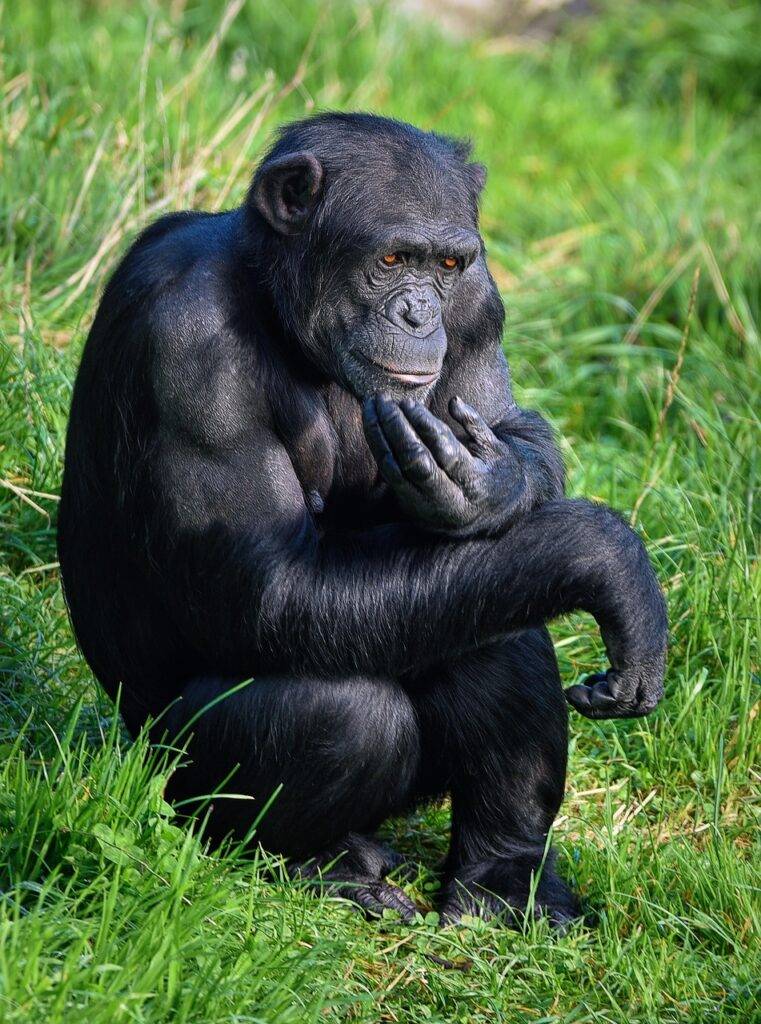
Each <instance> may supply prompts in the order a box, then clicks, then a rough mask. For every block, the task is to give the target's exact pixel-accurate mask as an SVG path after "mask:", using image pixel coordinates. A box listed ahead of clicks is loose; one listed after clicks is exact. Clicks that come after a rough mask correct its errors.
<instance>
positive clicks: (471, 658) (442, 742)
mask: <svg viewBox="0 0 761 1024" xmlns="http://www.w3.org/2000/svg"><path fill="white" fill-rule="evenodd" d="M418 685H419V686H420V688H419V689H418V688H417V687H416V688H415V690H414V692H413V697H412V699H413V702H414V704H415V707H416V710H417V712H418V719H419V722H420V727H421V739H422V754H421V775H420V777H419V788H420V791H421V793H422V795H425V794H431V795H433V794H435V793H437V792H438V793H443V792H450V793H451V796H452V839H451V847H450V851H449V856H448V858H447V864H446V869H445V885H444V888H443V893H442V902H441V912H442V917H443V919H444V920H450V921H451V920H457V919H458V918H459V917H460V916H461V915H462V914H463V913H470V914H476V913H481V914H486V915H492V914H499V913H505V911H506V909H507V908H516V909H517V910H519V911H522V910H524V909H525V907H526V903H527V900H528V897H529V891H530V887H531V884H532V873H533V874H535V875H538V874H539V871H540V867H541V865H542V861H543V859H544V858H545V843H546V837H547V832H548V830H549V828H550V826H551V825H552V822H553V820H554V818H555V816H556V814H557V812H558V808H559V807H560V803H561V801H562V799H563V789H564V785H565V772H566V760H567V743H568V737H567V712H566V700H565V697H564V694H563V690H562V688H561V685H560V677H559V675H558V669H557V662H556V660H555V653H554V650H553V647H552V642H551V641H550V638H549V635H548V634H547V632H546V630H528V631H526V632H524V633H521V634H519V635H517V636H515V637H513V638H510V639H508V640H504V641H502V642H500V643H499V644H495V645H493V646H490V647H487V648H481V649H479V650H476V651H474V652H473V653H471V654H469V655H466V656H464V657H462V658H461V659H460V660H458V661H457V662H455V663H453V664H452V665H450V666H446V665H444V666H442V667H441V669H440V671H438V672H436V673H431V674H430V676H429V677H428V678H427V679H426V680H425V681H424V682H423V684H418ZM411 692H412V691H411ZM535 909H536V911H537V912H540V913H541V912H543V913H546V914H548V915H549V917H550V919H551V920H552V921H553V922H554V923H555V924H559V925H560V924H563V923H564V922H566V921H568V920H570V919H571V918H573V917H574V916H577V914H578V912H579V911H578V904H577V901H576V899H575V897H574V896H573V894H572V893H571V891H570V890H569V889H568V887H567V886H566V884H565V883H564V882H563V881H562V880H561V879H560V878H558V876H557V875H556V874H555V871H554V867H553V859H552V856H547V857H546V859H544V867H543V869H542V871H541V879H540V881H539V884H538V887H537V889H536V893H535ZM509 916H510V915H507V917H508V918H509Z"/></svg>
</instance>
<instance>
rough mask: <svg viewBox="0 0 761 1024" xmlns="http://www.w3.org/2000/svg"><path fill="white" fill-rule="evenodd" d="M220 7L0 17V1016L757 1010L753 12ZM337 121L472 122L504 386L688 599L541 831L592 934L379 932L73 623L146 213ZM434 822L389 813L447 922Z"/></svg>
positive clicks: (582, 729)
mask: <svg viewBox="0 0 761 1024" xmlns="http://www.w3.org/2000/svg"><path fill="white" fill-rule="evenodd" d="M223 11H224V8H223V7H222V6H221V5H220V4H217V3H208V2H203V3H202V2H201V0H188V2H187V3H185V2H182V0H174V2H172V3H166V4H162V5H158V4H152V3H148V2H141V3H127V0H124V2H123V3H121V4H116V3H111V2H106V0H101V2H97V3H96V2H89V3H88V2H85V0H78V2H74V0H71V2H67V3H63V2H58V3H55V2H47V3H46V2H43V0H36V2H32V0H15V2H14V3H6V4H5V5H4V7H3V8H2V15H1V16H0V17H1V20H0V25H1V26H2V39H1V42H0V45H2V50H0V75H1V77H2V91H1V92H0V139H1V140H2V151H1V155H0V160H2V165H1V167H0V238H1V243H0V245H1V248H0V257H1V260H2V263H1V266H2V270H1V271H0V333H1V334H2V338H1V339H0V616H1V617H0V672H1V673H2V677H1V680H0V752H1V753H2V758H1V760H0V1020H1V1021H3V1022H6V1021H8V1022H18V1021H30V1022H31V1021H34V1022H41V1021H45V1022H56V1021H66V1022H67V1024H69V1022H71V1024H73V1022H82V1024H100V1022H103V1024H106V1022H108V1024H111V1022H133V1021H135V1022H142V1021H150V1022H154V1021H156V1022H158V1021H172V1022H184V1021H187V1022H222V1021H225V1022H234V1021H235V1022H255V1021H256V1022H259V1021H261V1022H264V1021H267V1022H299V1024H300V1022H306V1021H339V1020H340V1021H344V1020H345V1021H391V1022H432V1021H436V1022H442V1024H445V1022H446V1024H448V1022H453V1021H456V1022H467V1024H471V1022H474V1024H479V1022H483V1021H508V1022H512V1021H516V1022H517V1021H531V1022H541V1021H543V1022H550V1021H558V1022H559V1021H563V1022H568V1024H571V1022H573V1024H582V1022H595V1024H597V1022H599V1024H603V1022H605V1024H608V1022H617V1024H618V1022H620V1024H624V1022H626V1024H630V1022H632V1024H633V1022H659V1024H660V1022H666V1024H669V1022H686V1021H691V1022H703V1021H712V1022H713V1021H716V1022H729V1021H733V1022H734V1021H737V1022H743V1024H747V1022H752V1021H753V1020H757V1019H760V1018H759V1010H758V1000H759V995H760V993H759V990H758V987H757V986H758V978H759V977H761V958H760V957H759V947H758V939H759V925H760V923H761V921H760V918H761V913H760V911H759V905H760V904H759V898H758V897H759V877H758V870H757V864H758V850H757V849H756V850H755V857H756V860H755V864H754V859H753V858H754V850H753V846H754V843H756V844H757V828H758V811H759V806H760V804H761V799H760V790H759V748H760V744H759V718H758V714H757V713H758V706H759V705H758V698H759V675H758V673H759V668H758V648H757V637H758V626H759V617H760V616H759V611H760V608H761V585H760V584H759V574H758V562H757V551H756V550H755V548H754V528H755V530H756V536H758V533H757V531H758V526H759V520H758V508H757V505H754V492H755V493H757V492H758V489H759V484H760V483H761V479H760V476H761V474H760V463H759V457H758V449H759V441H760V439H761V433H760V431H759V426H760V424H759V409H761V374H760V372H759V370H760V369H761V364H760V362H759V332H758V323H759V314H760V312H761V311H760V309H759V306H760V304H761V303H760V299H761V289H760V288H759V284H760V283H761V282H760V279H759V266H760V264H761V230H760V228H761V212H760V211H761V178H760V177H759V173H758V169H759V166H760V165H761V133H760V132H759V122H758V115H757V113H756V112H757V110H758V109H759V101H760V100H761V42H760V41H761V14H760V9H759V8H758V7H757V5H754V4H753V3H752V2H751V0H747V2H742V0H739V2H736V3H720V2H719V0H705V2H700V3H699V2H698V0H694V3H686V2H680V0H675V2H672V3H669V4H661V3H639V4H627V5H623V4H621V5H619V4H611V5H610V9H609V10H608V12H607V13H606V14H604V15H603V16H600V17H595V18H594V19H592V20H591V21H589V22H577V23H575V24H574V25H571V26H569V28H568V29H567V30H566V32H565V33H564V34H563V35H562V36H561V37H560V38H559V39H557V40H555V41H554V42H552V43H551V44H550V45H545V46H540V47H537V46H531V47H526V48H524V49H520V50H518V51H517V52H515V50H514V47H512V46H510V45H508V44H506V43H505V41H504V40H502V41H500V40H497V41H495V40H487V41H478V40H474V41H471V42H467V43H463V42H458V41H448V42H447V41H442V40H440V39H438V38H437V37H436V36H435V35H434V34H433V30H432V29H431V28H430V27H427V26H426V25H425V24H422V25H417V26H410V25H408V24H405V23H404V22H403V21H401V20H400V18H399V16H398V13H397V12H395V11H394V9H393V7H382V6H378V5H376V4H372V5H370V6H357V7H355V6H353V5H351V4H349V3H342V2H338V0H336V2H334V3H329V4H327V5H326V4H325V3H318V2H317V0H302V2H299V3H297V2H296V0H290V3H289V4H287V5H286V4H278V3H276V2H275V0H269V2H263V3H254V2H253V0H249V2H248V3H242V2H241V3H240V4H237V3H235V4H232V5H230V6H228V8H227V11H228V14H229V17H228V18H227V19H225V18H223ZM220 24H222V26H223V30H222V31H221V32H219V33H218V34H217V35H216V36H215V32H216V30H217V28H218V27H219V26H220ZM215 40H216V41H215ZM336 106H339V107H344V108H370V109H374V110H378V111H381V112H384V113H389V114H393V115H397V116H400V117H403V118H407V119H410V120H413V121H415V122H417V123H419V124H421V125H423V126H428V127H433V128H437V129H440V130H446V131H450V132H453V133H465V134H470V135H471V136H472V137H473V139H474V142H475V145H476V152H477V156H478V157H479V158H480V159H482V160H484V161H485V162H486V163H487V164H488V166H489V170H490V177H489V183H488V186H487V191H486V196H485V201H484V212H483V226H484V231H485V234H486V236H487V241H488V245H489V252H490V258H491V261H492V264H493V268H494V272H495V275H496V277H497V279H498V281H499V284H500V287H501V288H502V289H503V291H504V294H505V298H506V301H507V304H508V311H509V316H508V330H507V332H506V338H505V345H506V350H507V351H508V353H509V357H510V360H511V363H512V367H513V373H514V378H515V381H516V386H517V390H518V395H519V398H520V400H521V401H522V402H523V403H524V404H527V405H530V406H535V407H537V408H539V409H540V410H542V411H543V412H544V413H545V414H547V415H548V416H549V417H550V418H551V419H552V420H553V422H554V423H555V424H556V425H557V427H558V429H559V431H560V432H561V434H562V436H563V438H564V442H563V443H564V451H565V455H566V460H567V463H568V466H569V470H570V489H571V491H572V492H573V493H575V494H585V495H591V496H595V497H599V498H601V499H603V500H605V501H608V502H610V503H612V504H613V505H615V506H617V507H619V508H621V509H622V510H624V511H625V512H627V513H629V514H634V518H635V519H636V521H637V524H638V528H639V529H640V530H641V531H642V533H643V536H644V537H645V538H646V540H647V542H648V544H649V547H650V550H651V551H652V554H653V558H654V560H655V562H656V564H657V567H658V571H659V574H660V578H661V580H662V582H663V585H664V588H665V591H666V593H667V596H668V602H669V608H670V617H671V624H672V647H671V656H670V664H669V670H668V680H667V699H666V701H665V702H664V704H663V705H662V706H661V708H660V709H659V710H658V712H657V713H656V714H655V715H654V716H653V717H652V718H649V719H646V720H641V721H632V722H625V723H613V722H610V723H602V724H595V723H592V722H588V721H585V720H582V719H581V718H580V717H578V716H576V717H574V719H573V722H572V749H571V765H570V774H569V783H568V795H567V799H566V803H565V805H564V808H563V816H562V817H561V819H560V820H559V822H558V825H557V830H556V837H555V840H556V843H557V846H558V848H559V850H560V853H561V862H562V865H563V868H564V870H565V872H566V873H567V875H568V876H569V877H570V878H571V879H572V880H573V882H574V884H575V885H576V886H577V887H578V889H579V890H580V891H581V892H582V894H583V896H584V898H585V899H586V900H587V901H588V902H589V904H590V905H591V906H592V907H593V908H595V910H596V911H597V913H598V915H599V924H598V926H597V927H596V928H595V929H591V928H588V927H584V926H581V925H580V926H578V927H576V928H575V929H573V930H572V931H571V932H570V933H569V934H568V935H566V936H564V937H562V938H559V939H558V938H554V937H552V936H551V935H550V934H549V933H548V931H547V929H546V926H545V925H543V924H530V925H527V926H526V928H525V930H524V931H523V932H522V933H520V932H510V931H503V930H500V929H499V928H495V927H493V926H487V925H484V924H481V923H479V922H472V923H470V924H468V925H465V926H463V927H458V928H456V929H450V930H446V931H439V930H437V928H436V926H435V920H434V918H433V917H426V918H424V919H421V921H420V922H419V923H418V924H417V925H415V926H414V927H412V928H409V929H406V928H403V927H401V926H400V925H399V924H398V923H397V922H395V921H394V920H391V919H389V920H383V921H381V922H366V921H364V920H363V919H361V918H360V917H359V916H357V915H355V914H354V913H353V912H352V911H351V910H350V909H349V908H348V906H347V905H345V904H343V903H342V902H341V901H339V900H335V899H327V898H325V899H318V898H316V897H315V896H313V895H312V894H310V893H308V892H305V891H303V889H300V888H299V887H298V886H295V885H293V884H290V883H287V882H285V881H280V882H275V883H269V882H266V881H265V880H264V875H263V872H262V863H261V860H259V861H256V860H254V861H253V862H252V860H251V858H250V857H246V856H244V855H243V854H242V852H241V851H240V850H228V851H227V852H226V853H224V854H215V855H210V854H209V853H208V852H206V851H205V850H204V849H203V848H202V846H201V845H200V844H199V843H198V841H197V840H196V839H195V838H194V837H193V836H192V835H191V834H190V833H188V832H186V831H183V830H181V829H179V828H177V827H176V826H175V824H173V822H172V820H171V816H170V813H169V809H168V807H167V806H166V804H165V803H164V802H163V800H162V796H161V792H162V784H163V776H162V775H161V774H159V775H158V776H157V777H155V778H153V779H152V774H151V770H150V769H151V763H150V755H149V753H148V751H147V748H146V745H145V744H144V743H142V742H139V743H137V744H134V745H130V744H129V743H128V742H126V741H125V739H124V737H123V736H122V734H121V732H120V729H119V727H118V720H116V719H115V717H114V713H113V708H112V707H111V706H110V705H109V703H108V702H107V701H106V700H105V699H104V698H103V697H102V695H100V694H99V693H98V691H97V689H96V687H95V686H94V684H93V681H92V677H91V675H90V673H89V672H88V670H87V668H86V666H85V664H84V663H83V661H82V660H81V658H80V657H79V656H78V654H77V652H76V649H75V646H74V642H73V639H72V635H71V632H70V629H69V626H68V624H67V620H66V615H65V610H64V606H63V601H62V598H61V593H60V589H59V580H58V573H57V568H56V565H55V559H56V553H55V517H56V498H55V496H56V494H57V493H58V489H59V484H60V475H61V454H62V444H63V436H64V429H65V423H66V415H67V408H68V403H69V399H70V394H71V384H72V379H73V376H74V372H75V368H76V364H77V360H78V357H79V353H80V351H81V347H82V343H83V340H84V337H85V334H86V331H87V328H88V325H89V323H90V320H91V318H92V315H93V311H94V308H95V304H96V301H97V296H98V293H99V290H100V288H101V287H102V285H103V282H104V280H105V278H106V276H107V275H108V273H109V271H110V270H111V268H112V267H113V265H114V261H115V260H116V259H117V258H118V256H119V254H120V253H121V252H123V251H124V248H125V246H126V245H127V244H128V242H129V240H130V239H131V238H132V237H133V236H134V235H135V233H136V232H137V231H138V230H139V228H140V227H141V226H142V225H143V224H144V223H146V222H147V221H148V220H150V219H151V218H152V217H155V216H156V215H158V214H159V213H160V212H163V211H165V210H171V209H176V208H183V207H188V206H194V207H198V208H213V207H215V206H227V205H231V204H234V203H236V202H238V201H239V200H240V198H241V197H242V195H243V192H244V189H245V186H246V179H247V176H248V175H249V174H250V171H251V168H252V166H253V164H254V162H255V160H256V158H257V155H258V154H259V153H260V152H261V150H262V147H263V146H264V145H265V143H266V139H267V137H268V133H269V132H270V131H271V129H272V127H273V126H274V125H275V124H276V123H277V122H278V121H280V120H285V119H287V118H289V117H291V116H294V115H297V114H300V113H303V112H304V111H305V110H310V109H313V108H325V107H336ZM698 268H699V270H700V279H699V283H698V286H697V294H696V300H695V304H694V310H693V313H692V316H691V318H690V322H689V331H688V332H687V331H686V328H687V323H688V312H689V306H690V301H689V300H690V290H691V284H692V282H693V280H694V275H695V272H696V270H697V269H698ZM554 636H555V638H556V640H557V643H558V654H559V657H560V659H561V667H562V670H563V674H564V677H565V678H566V679H567V680H568V681H569V682H570V681H572V680H573V679H574V678H576V677H577V676H579V675H580V674H582V673H584V672H586V671H588V670H590V669H594V668H597V667H598V666H599V664H600V661H601V647H600V642H599V639H598V637H597V635H596V633H595V631H594V629H593V628H592V625H591V622H590V621H589V620H588V619H586V618H582V617H577V618H573V619H571V620H568V621H564V622H562V623H559V624H557V625H556V626H555V627H554ZM754 673H755V674H754ZM165 770H166V769H165V767H164V771H165ZM447 818H448V815H447V811H446V808H434V809H430V810H427V811H425V812H424V813H421V814H419V815H417V816H413V817H412V818H409V819H406V820H403V821H396V822H392V823H391V824H390V825H389V826H388V832H389V834H390V835H391V836H392V837H393V839H394V841H395V843H396V844H397V845H398V846H399V847H401V848H402V849H403V850H404V851H405V852H407V853H408V854H410V855H412V856H413V857H416V858H420V860H421V865H422V866H421V871H420V875H419V877H418V878H417V880H416V881H415V882H414V885H413V888H414V891H415V894H416V896H417V898H418V899H419V900H420V901H421V903H422V904H424V905H427V906H429V907H430V906H431V905H432V896H433V893H434V890H435V885H436V876H435V866H436V862H437V859H438V858H439V857H440V856H441V855H442V854H443V852H444V850H445V847H446V829H447ZM273 868H274V871H275V874H276V875H277V873H278V870H279V868H278V865H277V864H271V865H270V869H273ZM442 961H446V962H448V963H442Z"/></svg>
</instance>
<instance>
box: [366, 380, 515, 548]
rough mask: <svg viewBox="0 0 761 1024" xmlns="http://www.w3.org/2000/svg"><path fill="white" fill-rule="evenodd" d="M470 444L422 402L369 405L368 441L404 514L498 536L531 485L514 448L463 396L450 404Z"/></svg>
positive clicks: (445, 527) (461, 533) (383, 398)
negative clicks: (466, 402) (458, 436)
mask: <svg viewBox="0 0 761 1024" xmlns="http://www.w3.org/2000/svg"><path fill="white" fill-rule="evenodd" d="M449 411H450V413H451V414H452V417H453V418H454V419H455V420H457V422H458V423H460V424H461V426H462V427H463V429H464V430H465V433H466V434H467V442H466V443H467V447H466V445H464V444H462V443H461V442H460V441H458V440H457V438H456V437H455V435H454V433H453V432H452V431H451V430H450V428H449V427H448V426H447V424H446V423H444V422H443V421H442V420H440V419H438V417H436V416H434V415H433V413H432V412H430V410H429V409H427V408H426V407H425V406H424V405H422V404H421V403H420V402H415V401H413V400H412V399H407V398H405V399H402V401H401V402H399V403H397V402H395V401H393V400H392V399H391V398H390V397H389V396H388V395H386V394H384V393H381V394H379V395H374V396H372V397H371V398H368V399H366V400H365V403H364V406H363V410H362V418H363V424H364V429H365V436H366V437H367V442H368V444H369V445H370V449H371V451H372V453H373V455H374V456H375V459H376V461H377V463H378V466H379V468H380V471H381V474H382V476H383V478H384V480H385V481H386V482H387V483H388V484H389V486H390V487H391V488H392V490H393V491H394V494H395V495H396V497H397V500H398V501H399V503H400V505H401V506H402V508H403V509H404V511H405V512H406V513H407V514H408V515H409V516H410V517H411V518H413V519H415V520H416V521H417V522H419V523H421V524H422V525H424V526H426V527H427V528H428V529H429V530H433V531H435V532H437V533H446V534H448V535H449V536H455V537H470V536H474V535H476V534H493V533H497V532H498V531H499V530H501V529H503V528H504V527H505V526H506V525H507V524H508V523H509V522H510V519H511V513H512V512H513V511H514V509H515V507H516V505H517V504H518V500H519V498H520V495H521V494H522V492H523V488H524V476H523V471H522V468H521V465H520V463H519V462H518V460H517V459H516V458H515V455H514V453H513V451H512V450H511V449H510V447H509V446H508V445H507V444H505V442H504V441H501V440H500V438H498V437H497V435H496V434H495V433H494V431H493V430H492V429H491V427H489V426H488V424H487V423H486V422H485V421H484V420H483V419H482V418H481V416H480V415H479V414H478V413H477V412H476V410H475V409H473V408H471V406H469V405H466V404H465V402H463V401H462V400H461V399H460V398H453V399H452V401H451V402H450V404H449Z"/></svg>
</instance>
